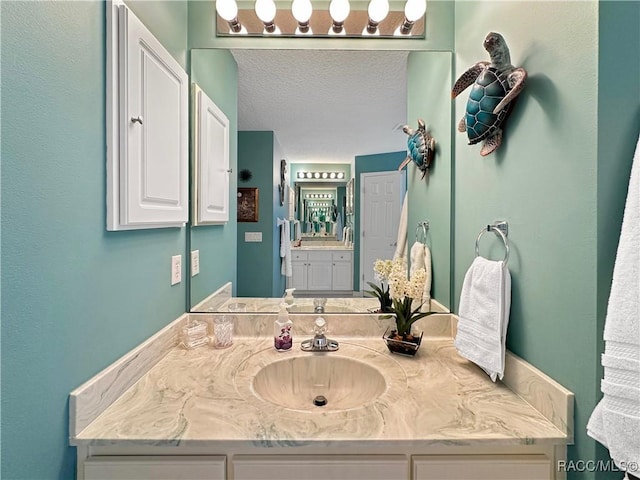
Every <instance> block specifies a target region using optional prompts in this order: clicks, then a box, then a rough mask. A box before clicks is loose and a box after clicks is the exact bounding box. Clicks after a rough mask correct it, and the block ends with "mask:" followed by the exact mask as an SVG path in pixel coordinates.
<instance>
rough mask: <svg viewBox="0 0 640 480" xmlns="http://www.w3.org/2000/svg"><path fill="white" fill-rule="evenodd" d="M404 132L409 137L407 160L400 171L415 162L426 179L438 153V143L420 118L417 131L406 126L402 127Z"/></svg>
mask: <svg viewBox="0 0 640 480" xmlns="http://www.w3.org/2000/svg"><path fill="white" fill-rule="evenodd" d="M402 131H403V132H404V133H406V134H407V135H409V138H408V139H407V158H405V159H404V161H403V162H402V163H401V164H400V166H399V167H398V170H402V169H403V168H404V167H405V166H406V165H407V164H408V163H409V162H411V161H413V163H415V164H416V167H418V169H419V170H420V171H421V172H422V178H424V176H425V175H426V174H427V169H428V168H429V166H430V165H431V162H432V161H433V157H434V155H435V153H436V141H435V140H434V139H433V137H432V136H431V134H429V132H427V127H426V125H425V123H424V121H423V120H422V119H420V118H419V119H418V129H417V130H413V129H412V128H411V127H409V125H405V126H404V127H402Z"/></svg>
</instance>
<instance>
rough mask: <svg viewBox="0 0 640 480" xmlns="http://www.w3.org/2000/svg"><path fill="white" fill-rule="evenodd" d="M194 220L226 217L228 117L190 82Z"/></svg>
mask: <svg viewBox="0 0 640 480" xmlns="http://www.w3.org/2000/svg"><path fill="white" fill-rule="evenodd" d="M193 99H194V115H193V119H194V121H193V146H194V152H193V159H194V161H193V199H192V200H193V217H192V218H193V224H194V225H211V224H220V223H225V222H228V221H229V174H230V173H231V170H230V169H229V119H228V118H227V116H226V115H225V114H224V112H223V111H222V110H220V108H218V106H217V105H216V104H215V103H214V102H213V100H211V99H210V98H209V97H208V96H207V94H206V93H205V92H204V91H203V90H202V89H201V88H200V87H199V86H198V85H196V84H195V83H194V84H193Z"/></svg>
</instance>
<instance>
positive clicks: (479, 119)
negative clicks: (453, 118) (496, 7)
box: [451, 32, 527, 157]
mask: <svg viewBox="0 0 640 480" xmlns="http://www.w3.org/2000/svg"><path fill="white" fill-rule="evenodd" d="M483 46H484V48H485V50H486V51H487V52H489V57H490V58H491V62H478V63H476V64H475V65H473V66H472V67H471V68H469V69H468V70H467V71H466V72H464V73H463V74H462V75H461V76H460V78H458V80H457V81H456V83H455V85H454V86H453V89H452V90H451V97H452V98H455V97H457V96H458V95H459V94H460V93H461V92H462V91H463V90H465V89H466V88H467V87H469V86H471V85H473V87H472V88H471V93H470V94H469V100H468V101H467V108H466V112H465V115H464V117H463V118H462V120H460V123H458V131H459V132H464V131H466V132H467V137H468V138H469V145H474V144H476V143H478V142H481V141H482V140H484V143H483V145H482V148H481V149H480V155H482V156H483V157H484V156H486V155H489V154H490V153H493V152H494V151H495V150H496V149H497V148H498V147H499V146H500V144H501V143H502V125H503V124H504V121H505V120H506V119H507V117H508V116H509V113H511V109H512V108H513V105H514V103H515V102H514V100H515V99H516V98H517V96H518V94H520V92H521V91H522V87H523V86H524V83H525V81H526V79H527V71H526V70H525V69H524V68H516V67H514V66H513V65H511V57H510V55H509V48H508V47H507V44H506V42H505V41H504V38H503V37H502V35H500V34H499V33H495V32H490V33H489V34H488V35H487V36H486V38H485V39H484V44H483Z"/></svg>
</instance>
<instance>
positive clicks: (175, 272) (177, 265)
mask: <svg viewBox="0 0 640 480" xmlns="http://www.w3.org/2000/svg"><path fill="white" fill-rule="evenodd" d="M181 281H182V255H174V256H173V257H171V285H175V284H176V283H180V282H181Z"/></svg>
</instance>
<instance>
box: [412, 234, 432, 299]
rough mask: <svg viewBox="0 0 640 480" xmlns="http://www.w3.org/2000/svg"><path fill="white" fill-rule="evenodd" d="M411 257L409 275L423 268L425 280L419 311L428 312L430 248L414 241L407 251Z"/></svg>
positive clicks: (429, 297)
mask: <svg viewBox="0 0 640 480" xmlns="http://www.w3.org/2000/svg"><path fill="white" fill-rule="evenodd" d="M409 256H410V259H411V270H410V271H411V275H413V272H414V271H415V269H417V268H424V270H425V274H426V275H425V282H424V289H423V293H422V299H421V300H420V301H421V302H422V307H421V308H420V311H422V312H428V311H429V310H430V309H431V250H430V249H429V247H427V246H426V245H425V244H423V243H420V242H415V243H414V244H413V245H411V251H410V253H409Z"/></svg>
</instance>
